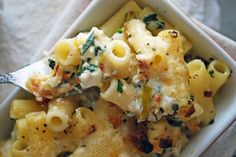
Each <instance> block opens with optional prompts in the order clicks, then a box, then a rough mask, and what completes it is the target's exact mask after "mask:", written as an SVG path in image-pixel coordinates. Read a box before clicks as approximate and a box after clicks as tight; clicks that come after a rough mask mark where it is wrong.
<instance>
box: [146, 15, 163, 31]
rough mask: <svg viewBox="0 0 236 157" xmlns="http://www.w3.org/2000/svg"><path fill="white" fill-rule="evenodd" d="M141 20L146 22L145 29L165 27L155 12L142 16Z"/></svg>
mask: <svg viewBox="0 0 236 157" xmlns="http://www.w3.org/2000/svg"><path fill="white" fill-rule="evenodd" d="M143 22H144V23H145V24H146V27H147V29H149V30H151V29H153V28H155V29H162V28H164V27H165V23H164V22H163V21H160V20H158V19H157V14H156V13H154V14H149V15H148V16H146V17H144V18H143Z"/></svg>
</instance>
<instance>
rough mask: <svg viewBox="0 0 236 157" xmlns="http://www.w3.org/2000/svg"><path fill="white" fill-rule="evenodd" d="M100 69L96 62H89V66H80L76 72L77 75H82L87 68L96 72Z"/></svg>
mask: <svg viewBox="0 0 236 157" xmlns="http://www.w3.org/2000/svg"><path fill="white" fill-rule="evenodd" d="M97 69H98V66H97V65H95V64H89V66H87V67H81V68H79V70H78V72H77V73H76V76H80V75H81V74H82V73H83V72H84V71H85V70H88V71H90V72H94V71H96V70H97Z"/></svg>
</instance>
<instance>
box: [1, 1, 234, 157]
mask: <svg viewBox="0 0 236 157" xmlns="http://www.w3.org/2000/svg"><path fill="white" fill-rule="evenodd" d="M125 2H127V0H116V1H113V0H94V1H92V2H91V3H90V5H89V6H88V7H87V8H86V9H85V10H84V12H83V13H82V14H81V15H80V16H79V17H78V19H77V20H76V21H75V22H74V23H73V24H72V25H71V27H70V28H69V29H68V30H67V31H66V32H65V34H64V35H63V36H62V38H68V37H73V36H74V35H76V34H77V33H78V32H79V31H84V30H89V29H90V28H91V27H92V26H99V25H101V24H102V23H104V22H105V20H107V19H108V18H109V17H111V16H112V15H113V14H114V13H115V12H116V11H117V10H118V9H119V8H120V7H121V6H122V5H123V4H124V3H125ZM136 2H137V3H138V4H139V5H140V6H142V7H144V6H149V7H151V8H153V9H155V10H157V12H158V13H159V14H160V15H161V16H162V17H164V18H165V19H166V20H167V21H169V22H170V23H171V24H172V25H173V26H175V28H176V29H177V30H180V31H181V32H182V33H184V34H185V35H186V36H187V37H188V39H190V40H191V41H192V43H193V45H194V46H193V50H192V51H193V52H194V53H195V54H198V55H200V56H204V57H214V58H217V59H219V60H221V61H223V62H225V63H226V64H227V65H228V66H229V67H230V68H231V70H232V71H233V73H232V75H231V77H230V79H229V80H228V81H227V82H226V84H225V85H224V87H223V88H222V89H221V90H220V91H219V92H218V94H217V96H216V99H215V105H216V110H217V114H216V117H215V122H214V123H213V124H212V125H209V126H207V127H204V128H203V129H202V130H201V131H200V132H199V133H197V134H196V135H195V136H194V137H193V138H192V139H191V141H190V143H189V144H188V145H187V146H186V147H185V148H184V150H183V151H182V153H181V157H197V156H199V155H200V154H201V153H202V152H203V151H204V150H205V149H206V148H208V147H209V146H210V145H211V143H213V142H214V141H215V140H216V139H217V137H219V136H220V134H222V133H223V132H224V131H225V130H226V129H227V127H229V126H230V124H232V122H233V121H234V120H235V119H236V96H235V94H236V83H234V81H236V73H235V71H236V62H235V61H234V60H233V59H232V58H231V57H230V56H229V55H228V54H227V53H226V52H225V51H224V50H223V49H222V48H221V47H220V46H219V45H217V44H216V43H215V41H214V40H212V39H211V38H210V37H209V36H208V35H207V34H206V33H204V31H202V30H201V29H200V28H199V27H198V26H197V25H196V24H195V23H194V22H193V21H192V20H191V19H190V18H189V17H187V16H186V15H185V14H184V13H183V12H182V11H181V10H180V9H179V8H178V7H177V6H176V5H175V4H173V2H172V1H171V0H136ZM52 46H53V45H52ZM36 55H37V54H36ZM26 97H32V96H31V95H29V94H28V93H26V92H25V91H23V90H21V89H19V88H17V89H16V90H15V91H13V92H12V94H11V95H10V96H9V97H8V98H6V100H5V101H4V102H3V103H2V104H1V105H0V139H1V138H6V137H9V135H10V132H11V129H12V126H13V123H14V122H13V121H12V120H11V119H10V118H9V106H10V103H11V101H12V100H13V99H15V98H26Z"/></svg>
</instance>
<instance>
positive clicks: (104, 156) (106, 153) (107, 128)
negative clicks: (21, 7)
mask: <svg viewBox="0 0 236 157" xmlns="http://www.w3.org/2000/svg"><path fill="white" fill-rule="evenodd" d="M191 48H192V43H191V42H190V41H189V40H188V38H187V37H185V36H184V35H183V34H182V33H181V32H179V31H177V30H175V29H173V26H171V24H170V23H169V22H167V21H165V20H164V19H163V18H162V17H160V16H159V14H157V13H156V12H155V11H154V10H152V9H151V8H148V7H145V8H140V7H139V6H138V5H137V4H136V3H135V2H134V1H129V2H127V3H126V4H125V5H124V6H123V7H122V8H121V9H120V10H119V11H118V12H117V13H116V14H115V15H114V16H112V17H111V18H110V19H108V20H107V21H106V22H105V23H104V24H103V25H102V26H101V27H100V29H98V28H96V27H93V28H92V29H91V30H90V32H80V33H79V34H78V35H77V36H75V37H73V38H69V39H63V40H60V41H58V42H57V43H56V45H55V46H54V53H53V54H52V55H51V56H50V57H47V59H48V64H49V67H50V68H51V71H50V73H49V74H48V75H40V74H37V75H33V76H32V77H30V78H29V80H28V81H27V83H26V86H27V88H29V90H30V91H31V92H32V93H33V94H34V95H35V96H36V100H37V101H38V102H36V101H34V100H27V99H16V100H14V101H13V102H12V104H11V107H10V117H11V118H12V119H15V120H16V124H15V127H14V129H13V132H12V137H11V139H10V140H7V141H4V142H3V143H2V144H1V145H0V156H1V155H2V156H4V157H5V156H6V157H8V156H9V157H11V156H12V157H22V156H24V157H46V156H47V157H60V156H69V157H111V156H112V157H141V156H143V157H147V156H152V155H157V156H159V155H160V156H165V155H166V152H169V153H171V154H172V155H175V156H178V155H180V152H181V150H182V149H183V148H184V146H185V145H186V144H187V143H188V142H189V140H190V138H189V137H191V136H192V134H194V133H195V132H197V131H199V130H200V128H201V127H202V126H204V125H208V124H211V123H212V122H213V120H214V116H215V107H214V101H213V96H215V95H216V93H217V92H218V91H219V89H220V88H221V87H222V86H223V84H224V83H225V82H226V81H227V79H228V78H229V76H230V69H229V67H228V66H227V65H226V64H224V63H223V62H221V61H219V60H214V61H212V62H210V63H209V65H208V66H207V65H205V64H204V62H203V61H202V60H200V59H193V60H191V61H190V62H188V63H187V62H186V61H185V60H184V55H185V54H186V53H187V52H189V50H190V49H191Z"/></svg>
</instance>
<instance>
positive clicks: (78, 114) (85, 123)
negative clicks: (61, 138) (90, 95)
mask: <svg viewBox="0 0 236 157" xmlns="http://www.w3.org/2000/svg"><path fill="white" fill-rule="evenodd" d="M73 123H74V125H73V126H74V127H73V130H72V132H73V133H74V136H75V137H77V138H82V137H86V136H87V135H88V134H89V133H92V132H93V131H95V129H96V128H95V127H96V126H95V124H96V118H95V115H94V113H93V111H91V110H90V109H88V108H86V107H79V108H77V109H76V110H75V114H74V115H73Z"/></svg>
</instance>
